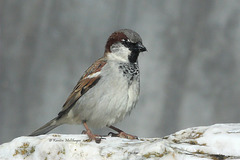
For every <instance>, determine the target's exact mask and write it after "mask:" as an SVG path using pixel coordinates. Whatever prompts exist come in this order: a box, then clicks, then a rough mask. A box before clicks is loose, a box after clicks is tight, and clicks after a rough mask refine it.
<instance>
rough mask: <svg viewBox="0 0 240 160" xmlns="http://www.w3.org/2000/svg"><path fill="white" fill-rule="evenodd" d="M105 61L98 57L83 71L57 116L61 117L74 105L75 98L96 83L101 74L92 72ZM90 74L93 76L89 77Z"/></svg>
mask: <svg viewBox="0 0 240 160" xmlns="http://www.w3.org/2000/svg"><path fill="white" fill-rule="evenodd" d="M106 62H107V61H106V60H105V59H104V58H100V59H98V60H97V61H96V62H95V63H93V64H92V65H91V66H90V67H89V68H88V69H87V70H86V71H85V73H84V74H83V76H82V77H81V78H80V80H79V81H78V83H77V85H76V86H75V87H74V89H73V91H72V93H71V94H70V95H69V97H68V99H67V100H66V102H65V103H64V105H63V109H62V111H61V112H59V113H58V118H60V117H62V115H64V114H65V113H68V111H69V110H70V109H71V108H72V107H73V106H74V104H75V103H76V102H77V100H78V99H79V98H80V97H81V96H82V95H83V94H84V93H86V92H87V91H88V90H89V89H90V88H92V87H93V86H94V85H96V84H97V82H98V81H99V80H100V78H101V76H100V75H97V76H94V75H93V74H95V73H97V72H100V71H101V68H102V67H103V66H104V65H105V64H106ZM91 75H93V76H92V77H91Z"/></svg>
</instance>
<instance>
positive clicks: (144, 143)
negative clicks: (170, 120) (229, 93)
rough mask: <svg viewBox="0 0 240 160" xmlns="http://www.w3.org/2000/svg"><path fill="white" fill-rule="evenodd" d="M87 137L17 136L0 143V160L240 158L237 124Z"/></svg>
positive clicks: (238, 126) (239, 127)
mask: <svg viewBox="0 0 240 160" xmlns="http://www.w3.org/2000/svg"><path fill="white" fill-rule="evenodd" d="M87 139H88V137H87V136H86V135H61V134H49V135H41V136H37V137H19V138H16V139H14V140H12V141H11V142H9V143H5V144H2V145H0V159H1V160H2V159H4V160H8V159H9V160H10V159H11V160H14V159H16V160H17V159H25V160H31V159H33V160H38V159H39V160H53V159H69V160H79V159H86V160H88V159H96V160H97V159H114V160H118V159H119V160H120V159H163V160H168V159H169V160H180V159H181V160H184V159H188V160H189V159H194V160H198V159H199V160H200V159H201V160H203V159H209V160H218V159H219V160H223V159H224V160H225V159H229V160H230V159H231V160H233V159H240V124H216V125H213V126H206V127H194V128H189V129H185V130H181V131H179V132H176V133H175V134H171V135H169V136H166V137H163V138H139V139H138V140H128V139H123V138H117V137H105V139H103V140H102V141H101V143H100V144H97V143H95V142H94V141H92V142H89V141H88V140H87Z"/></svg>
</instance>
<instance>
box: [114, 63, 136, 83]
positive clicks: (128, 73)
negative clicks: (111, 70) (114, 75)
mask: <svg viewBox="0 0 240 160" xmlns="http://www.w3.org/2000/svg"><path fill="white" fill-rule="evenodd" d="M118 68H119V70H120V71H121V72H122V73H123V76H124V77H126V78H127V80H128V85H129V86H130V85H131V84H132V82H133V81H140V77H139V75H140V73H139V67H138V62H137V61H136V62H135V63H120V65H119V67H118Z"/></svg>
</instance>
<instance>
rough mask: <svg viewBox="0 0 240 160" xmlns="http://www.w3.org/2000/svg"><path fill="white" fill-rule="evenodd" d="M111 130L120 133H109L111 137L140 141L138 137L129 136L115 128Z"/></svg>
mask: <svg viewBox="0 0 240 160" xmlns="http://www.w3.org/2000/svg"><path fill="white" fill-rule="evenodd" d="M109 128H111V129H113V130H115V131H117V132H118V134H116V133H113V132H109V133H108V135H111V136H112V137H120V138H127V139H138V137H137V136H134V135H131V134H127V133H125V132H123V131H122V130H120V129H118V128H116V127H114V126H109Z"/></svg>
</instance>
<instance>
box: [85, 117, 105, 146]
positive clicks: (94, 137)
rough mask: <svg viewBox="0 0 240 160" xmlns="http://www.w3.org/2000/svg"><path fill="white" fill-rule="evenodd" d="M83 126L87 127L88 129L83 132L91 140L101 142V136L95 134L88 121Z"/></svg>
mask: <svg viewBox="0 0 240 160" xmlns="http://www.w3.org/2000/svg"><path fill="white" fill-rule="evenodd" d="M83 126H84V127H85V129H86V131H85V132H84V131H83V133H85V134H87V135H88V137H89V139H90V140H95V142H96V143H100V142H101V137H97V135H94V134H93V133H92V132H91V130H90V129H89V128H88V126H87V123H86V122H85V121H84V122H83Z"/></svg>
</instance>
